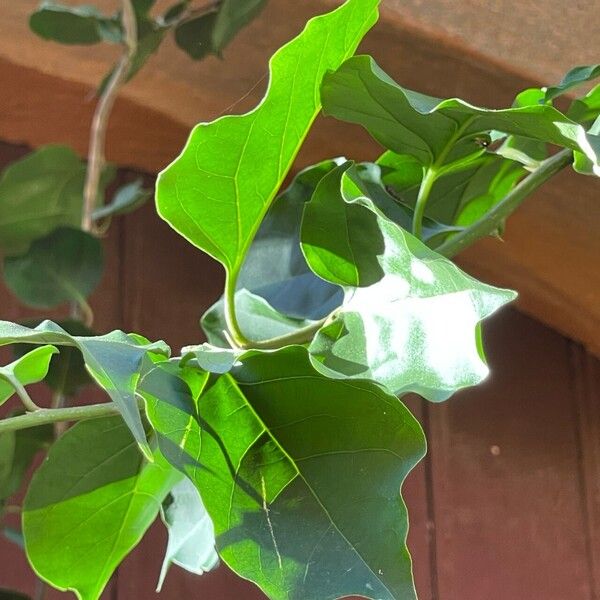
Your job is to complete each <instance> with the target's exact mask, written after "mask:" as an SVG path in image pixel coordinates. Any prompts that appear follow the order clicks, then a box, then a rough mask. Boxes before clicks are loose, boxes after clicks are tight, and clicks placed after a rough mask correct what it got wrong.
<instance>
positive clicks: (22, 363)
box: [0, 346, 58, 405]
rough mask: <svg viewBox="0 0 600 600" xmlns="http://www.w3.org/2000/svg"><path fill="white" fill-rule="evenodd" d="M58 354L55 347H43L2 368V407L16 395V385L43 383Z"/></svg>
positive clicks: (0, 392)
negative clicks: (54, 355)
mask: <svg viewBox="0 0 600 600" xmlns="http://www.w3.org/2000/svg"><path fill="white" fill-rule="evenodd" d="M57 353H58V350H57V349H56V348H55V347H54V346H41V347H39V348H35V349H34V350H31V351H30V352H28V353H27V354H24V355H23V356H21V357H19V358H18V359H17V360H15V361H14V362H12V363H10V364H9V365H5V366H3V367H0V405H1V404H4V402H6V401H7V400H8V399H9V398H10V397H11V396H12V395H13V394H14V393H15V387H14V384H15V383H17V384H20V385H22V386H25V385H29V384H31V383H38V382H39V381H42V380H43V379H44V378H45V377H46V375H47V373H48V368H49V367H50V359H51V358H52V355H53V354H57Z"/></svg>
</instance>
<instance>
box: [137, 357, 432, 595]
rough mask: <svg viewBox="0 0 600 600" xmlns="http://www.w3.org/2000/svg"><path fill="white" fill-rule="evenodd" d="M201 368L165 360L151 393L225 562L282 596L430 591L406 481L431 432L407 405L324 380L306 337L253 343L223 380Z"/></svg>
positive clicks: (156, 415)
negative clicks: (413, 540)
mask: <svg viewBox="0 0 600 600" xmlns="http://www.w3.org/2000/svg"><path fill="white" fill-rule="evenodd" d="M192 373H193V369H192V368H191V367H190V366H189V365H188V366H186V367H183V368H182V369H181V370H180V371H179V373H178V372H177V371H176V370H175V368H174V366H173V364H172V363H171V364H170V365H169V366H168V367H166V366H165V365H160V366H159V367H157V368H156V369H155V370H154V371H152V372H151V373H150V374H149V375H147V376H146V377H145V378H144V380H143V381H142V382H141V386H140V392H141V394H142V395H143V396H144V397H145V398H146V401H147V414H148V417H149V419H150V421H151V423H152V425H153V426H154V428H155V429H156V430H157V431H158V440H159V446H160V448H161V451H162V452H163V454H164V455H165V456H166V457H167V458H168V460H169V461H170V462H171V463H172V464H173V465H174V466H176V467H177V468H179V469H180V470H182V471H183V472H184V473H186V474H187V475H188V477H189V478H190V479H191V480H192V481H193V482H194V483H195V484H196V486H197V488H198V490H199V491H200V493H201V495H202V499H203V501H204V504H205V506H206V508H207V510H208V512H209V514H210V516H211V517H212V519H213V522H214V526H215V532H216V540H217V549H218V550H219V554H220V556H221V558H222V559H223V560H224V561H225V562H226V563H227V564H228V565H229V566H230V567H231V568H232V569H233V570H234V571H236V572H237V573H239V574H240V575H241V576H243V577H245V578H247V579H250V580H251V581H254V582H255V583H256V584H257V585H259V586H260V587H261V589H262V590H263V591H264V592H265V593H266V594H267V596H268V597H269V598H272V599H275V600H278V599H284V598H285V599H287V600H292V599H298V600H300V599H302V600H306V599H317V598H318V599H319V600H329V599H334V598H339V597H343V596H347V595H360V596H361V597H365V598H373V599H383V600H393V599H396V598H402V599H403V600H408V599H410V598H416V596H415V591H414V586H413V582H412V573H411V563H410V557H409V554H408V550H407V548H406V533H407V528H408V520H407V514H406V507H405V505H404V502H403V501H402V498H401V497H400V495H399V490H400V487H401V485H402V482H403V480H404V478H405V477H406V475H407V474H408V472H409V471H410V470H411V469H412V468H413V466H414V465H415V464H416V463H417V462H418V460H419V459H420V458H421V457H422V456H423V454H424V451H425V441H424V437H423V433H422V431H421V428H420V426H419V425H418V423H417V422H416V420H415V419H414V418H413V417H412V415H411V414H410V413H409V412H408V410H407V409H406V408H405V407H404V405H403V404H402V403H401V402H400V401H399V400H397V399H396V398H394V397H393V396H391V395H389V394H387V393H386V392H384V391H383V390H382V389H381V388H380V387H379V386H377V385H376V384H374V383H372V382H367V381H352V382H349V381H339V380H334V379H330V378H327V377H324V376H322V375H321V374H319V373H318V372H317V371H315V369H314V368H313V367H312V366H311V365H310V362H309V358H308V355H307V352H306V350H305V349H304V348H301V347H298V346H295V347H294V346H291V347H287V348H284V349H282V350H279V351H276V352H272V353H259V352H249V353H247V354H246V355H244V356H243V357H241V363H240V364H239V365H238V366H236V367H234V369H233V370H232V372H231V374H228V375H221V376H220V377H218V378H215V377H211V378H207V377H206V375H202V374H200V373H199V372H198V374H196V375H195V379H194V376H192ZM186 382H189V385H188V383H186Z"/></svg>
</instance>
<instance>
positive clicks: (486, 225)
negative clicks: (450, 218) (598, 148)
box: [435, 148, 573, 257]
mask: <svg viewBox="0 0 600 600" xmlns="http://www.w3.org/2000/svg"><path fill="white" fill-rule="evenodd" d="M572 162H573V152H572V151H571V150H569V149H568V148H565V149H563V150H561V151H560V152H557V153H556V154H554V155H553V156H551V157H550V158H547V159H546V160H544V161H542V162H541V163H540V165H539V167H537V169H535V171H533V172H531V173H530V174H529V175H528V176H527V177H525V179H523V180H522V181H521V182H520V183H519V184H518V185H516V186H515V187H514V188H513V189H512V190H511V191H510V192H509V193H508V194H507V195H506V196H505V197H504V198H503V199H502V200H501V201H500V202H498V204H496V206H494V207H493V208H492V209H491V210H490V211H489V212H488V213H487V214H485V215H484V216H483V217H481V219H479V220H478V221H476V222H475V223H473V224H472V225H470V226H469V227H468V228H467V229H464V230H463V231H461V232H460V233H457V234H456V235H454V236H452V237H451V238H449V239H448V240H447V241H445V242H444V243H443V244H441V245H440V246H438V247H437V248H436V249H435V251H436V252H439V253H440V254H443V255H444V256H448V257H451V256H454V255H455V254H458V253H459V252H460V251H461V250H464V249H465V248H466V247H467V246H470V245H471V244H473V243H474V242H476V241H477V240H478V239H480V238H482V237H484V236H486V235H489V234H491V233H493V232H494V231H495V230H496V229H498V227H499V226H500V224H501V223H502V221H503V220H504V219H506V217H508V216H509V215H510V214H511V213H512V212H514V211H515V210H516V209H517V208H518V207H519V206H520V205H521V203H522V202H523V201H524V200H525V198H527V196H529V195H530V194H531V193H532V192H533V191H535V190H536V189H537V188H539V187H540V186H541V185H542V184H544V183H545V182H546V181H548V179H550V178H551V177H552V176H554V175H556V173H558V172H559V171H561V170H562V169H564V168H565V167H566V166H568V165H570V164H571V163H572Z"/></svg>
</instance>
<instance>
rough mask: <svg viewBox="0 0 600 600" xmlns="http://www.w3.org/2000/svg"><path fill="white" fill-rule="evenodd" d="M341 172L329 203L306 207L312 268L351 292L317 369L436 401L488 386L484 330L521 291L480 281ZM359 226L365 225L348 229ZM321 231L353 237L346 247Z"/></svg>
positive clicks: (322, 337)
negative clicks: (391, 216)
mask: <svg viewBox="0 0 600 600" xmlns="http://www.w3.org/2000/svg"><path fill="white" fill-rule="evenodd" d="M333 175H334V173H332V174H330V175H328V177H331V178H333ZM335 175H336V177H337V186H336V185H333V183H334V182H330V183H331V185H330V194H328V198H327V202H326V203H325V202H324V201H320V200H319V199H318V198H313V200H312V201H311V202H310V203H309V204H308V205H307V206H306V212H307V216H308V214H311V218H310V219H306V218H305V221H304V223H303V229H302V244H303V251H304V253H305V255H306V257H307V260H308V262H309V265H310V266H311V268H313V269H314V271H315V273H317V274H318V275H319V276H321V277H323V278H325V279H328V280H330V281H332V280H334V279H335V281H336V282H338V283H344V284H345V286H346V287H345V289H346V296H345V300H344V304H343V305H342V307H341V308H340V309H339V310H338V311H337V313H336V318H335V320H333V321H332V322H331V323H329V324H327V325H325V326H324V327H323V328H321V329H320V330H319V332H318V333H317V335H316V336H315V338H314V339H313V342H312V343H311V345H310V347H309V350H310V352H311V355H312V358H313V364H314V365H315V367H316V368H317V369H319V370H320V371H321V372H322V373H324V374H326V375H327V376H329V377H352V378H368V379H374V380H375V381H378V382H380V383H381V384H383V385H385V386H386V387H387V388H388V389H390V390H391V391H392V392H393V393H395V394H402V393H406V392H417V393H419V394H421V395H423V396H425V397H426V398H428V399H429V400H433V401H441V400H445V399H447V398H448V397H449V396H450V395H452V393H453V392H455V391H456V390H458V389H460V388H463V387H466V386H469V385H475V384H476V383H479V382H480V381H481V380H482V379H483V378H484V377H485V376H486V375H487V373H488V369H487V366H486V365H485V363H484V361H483V357H482V356H481V351H480V347H479V344H478V335H479V334H478V324H479V322H480V321H481V320H482V319H484V318H485V317H487V316H489V315H491V314H492V313H493V312H494V311H495V310H497V309H498V308H500V307H501V306H502V305H503V304H505V303H506V302H509V301H510V300H512V299H513V298H514V297H515V295H516V294H515V293H514V292H511V291H508V290H501V289H498V288H494V287H491V286H488V285H485V284H483V283H480V282H478V281H477V280H475V279H473V278H472V277H470V276H468V275H467V274H465V273H463V272H462V271H461V270H460V269H459V268H458V267H457V266H456V265H454V264H453V263H452V262H451V261H449V260H447V259H445V258H443V257H442V256H440V255H439V254H436V253H435V252H433V251H432V250H430V249H429V248H427V247H426V246H425V245H424V244H422V243H421V242H420V241H419V240H417V239H416V238H414V237H413V236H412V235H410V234H409V233H408V232H406V231H405V230H403V229H401V228H400V227H398V226H397V225H396V224H395V223H393V222H392V221H390V220H389V219H387V218H386V217H385V216H384V215H383V214H382V213H381V212H380V211H378V210H377V208H376V207H375V206H374V205H373V203H372V202H371V201H370V200H369V199H368V198H366V197H365V196H363V195H361V194H360V188H359V187H358V186H356V185H351V184H352V181H350V182H348V180H349V179H350V180H352V177H353V172H352V170H351V169H350V168H349V167H348V166H346V169H345V170H344V169H343V168H340V169H338V171H337V173H335ZM354 184H356V182H354ZM336 187H337V193H336ZM323 200H324V199H323ZM324 205H325V206H324ZM332 205H338V206H337V207H335V208H332ZM359 222H360V223H361V224H362V229H359V228H356V227H351V226H350V225H349V224H356V223H359ZM317 228H318V229H317ZM315 229H317V230H316V231H315ZM320 229H324V230H329V231H339V230H342V231H350V232H351V235H348V237H347V240H346V242H347V243H346V244H345V245H344V246H343V247H342V246H340V245H339V244H338V243H337V240H336V239H335V237H334V236H329V239H326V238H325V237H324V236H322V235H320V231H319V230H320ZM357 285H363V286H364V287H356V286H357Z"/></svg>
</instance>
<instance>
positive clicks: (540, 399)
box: [430, 311, 592, 600]
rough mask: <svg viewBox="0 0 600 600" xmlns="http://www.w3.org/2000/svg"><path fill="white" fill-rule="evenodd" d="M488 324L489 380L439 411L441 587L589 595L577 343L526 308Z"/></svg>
mask: <svg viewBox="0 0 600 600" xmlns="http://www.w3.org/2000/svg"><path fill="white" fill-rule="evenodd" d="M486 331H487V334H488V335H487V344H486V347H487V348H488V351H489V355H488V358H489V363H490V365H491V368H492V375H491V377H490V378H489V380H488V381H487V383H486V384H484V385H483V386H481V387H479V388H477V389H474V390H471V391H469V392H466V393H463V394H460V395H458V396H457V397H455V398H454V399H452V400H451V401H449V402H447V403H445V404H442V405H440V406H434V407H432V408H431V411H430V414H431V449H430V452H431V456H432V464H433V480H432V482H433V495H434V509H435V522H436V542H437V544H436V557H437V579H438V597H439V598H440V599H444V600H454V599H457V600H458V599H460V600H481V599H483V598H485V600H507V599H511V600H512V599H515V600H517V599H518V600H521V599H523V600H525V599H527V600H533V599H535V600H565V599H567V598H568V599H569V600H588V599H590V598H591V597H592V590H591V579H590V572H589V562H588V557H587V548H586V541H585V540H586V523H585V519H584V515H583V514H582V510H581V509H582V499H581V481H580V477H579V469H578V461H579V447H578V439H577V438H578V435H577V427H578V421H577V416H576V410H575V398H574V396H573V393H572V387H571V377H570V365H569V353H568V343H567V342H566V340H565V339H564V338H562V337H560V336H559V335H557V334H556V333H554V332H552V331H550V330H549V329H546V328H544V327H543V326H541V325H540V324H538V323H537V322H535V321H533V320H531V319H529V318H527V317H525V316H523V315H520V314H519V313H517V312H515V311H505V312H504V313H502V314H501V315H499V316H498V317H497V318H495V319H494V320H493V321H492V322H491V323H490V324H489V326H488V327H486Z"/></svg>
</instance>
